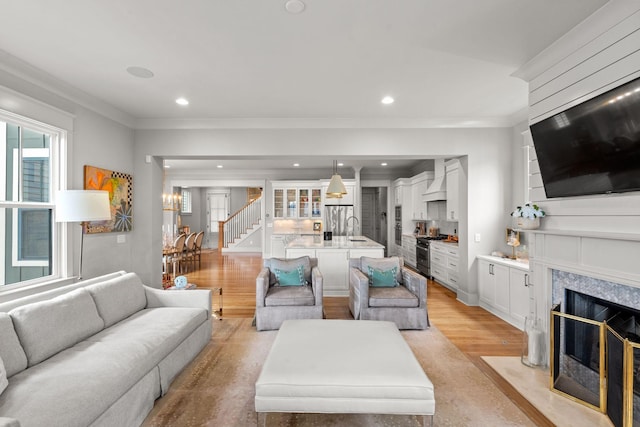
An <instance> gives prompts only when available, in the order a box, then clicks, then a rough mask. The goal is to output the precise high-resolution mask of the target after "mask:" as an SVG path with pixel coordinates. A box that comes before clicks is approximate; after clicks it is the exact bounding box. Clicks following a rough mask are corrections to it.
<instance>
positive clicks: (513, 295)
mask: <svg viewBox="0 0 640 427" xmlns="http://www.w3.org/2000/svg"><path fill="white" fill-rule="evenodd" d="M529 285H530V281H529V273H528V272H526V271H523V270H520V269H516V268H510V269H509V309H510V312H511V317H513V319H514V320H516V321H517V322H518V323H519V324H521V325H522V327H524V318H525V317H527V315H528V314H529V303H530V297H529Z"/></svg>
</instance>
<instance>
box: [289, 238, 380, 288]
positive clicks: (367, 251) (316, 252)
mask: <svg viewBox="0 0 640 427" xmlns="http://www.w3.org/2000/svg"><path fill="white" fill-rule="evenodd" d="M285 254H286V257H287V258H298V257H301V256H305V255H307V256H309V257H312V258H318V268H319V269H320V272H321V273H322V276H323V287H324V295H326V296H341V297H345V296H349V258H360V257H361V256H368V257H372V258H382V257H384V246H383V245H381V244H380V243H378V242H375V241H373V240H371V239H369V238H368V237H365V236H352V237H347V236H335V237H334V238H333V239H332V240H323V239H322V236H321V235H317V236H302V237H299V238H297V239H295V240H292V241H291V242H289V243H288V244H287V245H286V246H285Z"/></svg>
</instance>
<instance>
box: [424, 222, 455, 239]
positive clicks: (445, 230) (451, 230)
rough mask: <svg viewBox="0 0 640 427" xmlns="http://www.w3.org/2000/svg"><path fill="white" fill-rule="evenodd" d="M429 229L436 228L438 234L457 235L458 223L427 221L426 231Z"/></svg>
mask: <svg viewBox="0 0 640 427" xmlns="http://www.w3.org/2000/svg"><path fill="white" fill-rule="evenodd" d="M429 227H438V228H439V229H440V234H450V235H456V236H457V235H458V223H457V222H452V221H440V220H438V221H427V230H428V229H429Z"/></svg>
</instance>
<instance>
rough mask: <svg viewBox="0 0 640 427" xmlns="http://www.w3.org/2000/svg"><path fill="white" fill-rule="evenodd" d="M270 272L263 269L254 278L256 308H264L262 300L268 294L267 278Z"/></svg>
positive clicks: (265, 268)
mask: <svg viewBox="0 0 640 427" xmlns="http://www.w3.org/2000/svg"><path fill="white" fill-rule="evenodd" d="M270 275H271V272H270V271H269V269H268V268H267V267H264V268H263V269H262V270H260V273H258V277H256V307H264V299H265V298H266V297H267V292H269V276H270Z"/></svg>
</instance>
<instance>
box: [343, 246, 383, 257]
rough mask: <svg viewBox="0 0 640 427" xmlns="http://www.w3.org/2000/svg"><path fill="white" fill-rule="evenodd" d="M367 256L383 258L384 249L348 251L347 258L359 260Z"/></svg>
mask: <svg viewBox="0 0 640 427" xmlns="http://www.w3.org/2000/svg"><path fill="white" fill-rule="evenodd" d="M362 256H368V257H370V258H383V257H384V248H376V249H349V258H360V257H362Z"/></svg>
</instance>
